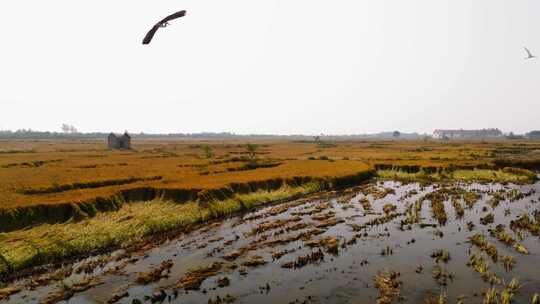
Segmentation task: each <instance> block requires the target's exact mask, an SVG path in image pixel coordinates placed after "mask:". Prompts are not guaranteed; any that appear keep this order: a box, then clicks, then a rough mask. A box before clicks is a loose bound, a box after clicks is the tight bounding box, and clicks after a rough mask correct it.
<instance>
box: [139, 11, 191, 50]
mask: <svg viewBox="0 0 540 304" xmlns="http://www.w3.org/2000/svg"><path fill="white" fill-rule="evenodd" d="M185 15H186V11H185V10H182V11H179V12H176V13H174V14H172V15H169V16H167V17H165V18H163V19H162V20H161V21H159V22H158V23H156V24H155V25H154V26H153V27H152V28H151V29H150V31H148V33H146V36H144V39H143V44H149V43H150V41H152V38H153V37H154V35H155V34H156V32H157V30H158V29H159V28H160V27H162V26H163V25H164V24H167V22H169V21H171V20H174V19H177V18H180V17H184V16H185Z"/></svg>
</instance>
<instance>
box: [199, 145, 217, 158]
mask: <svg viewBox="0 0 540 304" xmlns="http://www.w3.org/2000/svg"><path fill="white" fill-rule="evenodd" d="M201 150H202V151H203V153H204V156H205V157H206V158H212V157H214V151H213V149H212V147H210V146H209V145H202V146H201Z"/></svg>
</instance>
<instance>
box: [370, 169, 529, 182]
mask: <svg viewBox="0 0 540 304" xmlns="http://www.w3.org/2000/svg"><path fill="white" fill-rule="evenodd" d="M377 176H378V177H379V178H382V179H394V180H405V181H466V182H468V181H470V182H497V183H518V184H522V183H533V182H535V181H536V180H537V176H536V174H535V173H534V172H532V171H529V170H526V169H516V168H504V169H501V170H495V169H474V170H442V171H440V172H427V171H424V170H420V171H418V172H406V171H401V170H377Z"/></svg>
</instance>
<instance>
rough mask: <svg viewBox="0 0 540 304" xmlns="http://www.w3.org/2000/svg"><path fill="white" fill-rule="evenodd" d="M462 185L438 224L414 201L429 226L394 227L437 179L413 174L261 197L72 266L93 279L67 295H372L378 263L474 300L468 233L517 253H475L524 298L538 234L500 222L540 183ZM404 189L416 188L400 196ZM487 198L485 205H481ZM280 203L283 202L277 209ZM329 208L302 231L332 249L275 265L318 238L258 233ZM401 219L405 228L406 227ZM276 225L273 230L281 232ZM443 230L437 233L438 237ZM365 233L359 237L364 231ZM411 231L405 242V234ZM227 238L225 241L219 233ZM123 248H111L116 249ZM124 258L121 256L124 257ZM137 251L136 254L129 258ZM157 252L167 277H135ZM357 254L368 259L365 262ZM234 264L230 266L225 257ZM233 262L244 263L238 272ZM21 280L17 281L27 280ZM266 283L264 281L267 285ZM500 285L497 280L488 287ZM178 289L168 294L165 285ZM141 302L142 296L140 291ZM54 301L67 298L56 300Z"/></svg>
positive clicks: (418, 295)
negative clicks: (405, 179) (506, 258)
mask: <svg viewBox="0 0 540 304" xmlns="http://www.w3.org/2000/svg"><path fill="white" fill-rule="evenodd" d="M459 186H460V187H462V188H464V189H467V190H477V191H478V192H479V193H480V194H481V195H482V198H481V200H480V201H478V202H477V203H476V204H475V205H474V206H473V207H472V208H471V209H468V208H467V206H466V205H465V204H464V202H463V201H460V204H461V206H463V208H464V209H465V216H464V217H463V218H462V219H457V218H456V213H455V210H454V207H453V205H452V203H451V202H450V201H445V202H444V207H445V211H446V213H447V217H448V221H447V223H446V224H445V225H444V226H440V225H438V222H437V220H436V219H434V218H433V216H432V210H431V206H430V203H429V201H426V202H424V204H423V206H422V210H421V216H422V220H421V222H422V223H424V224H435V225H437V227H431V226H428V227H425V228H420V226H419V225H418V224H414V225H411V228H412V229H410V230H407V229H405V230H401V229H400V222H401V220H404V219H405V218H406V215H405V214H404V213H405V211H406V206H407V205H408V204H412V203H414V202H415V201H416V200H417V199H418V198H420V197H422V196H423V195H425V194H427V193H429V192H431V191H433V190H434V189H435V188H434V187H437V186H436V185H431V186H426V187H422V186H421V185H419V184H417V183H412V184H401V183H397V182H384V183H382V182H381V183H379V184H377V187H379V188H380V189H384V188H391V189H394V191H395V193H394V194H392V193H391V194H388V195H386V196H385V197H384V198H381V199H375V198H374V197H373V194H369V193H368V194H366V195H364V194H362V192H361V191H360V189H359V188H356V189H349V190H347V191H345V192H343V193H341V194H339V195H336V194H335V193H325V194H322V195H318V196H317V197H312V198H310V199H304V200H300V201H294V202H290V203H286V204H285V205H283V204H282V205H277V206H270V207H266V208H263V209H260V210H258V211H255V212H252V213H247V214H244V215H240V216H236V217H233V218H230V219H227V220H224V221H222V222H218V223H217V224H214V225H211V228H210V229H208V228H202V229H199V230H195V231H192V232H190V233H188V234H186V235H181V236H179V237H178V238H175V239H171V240H169V241H167V242H166V243H164V244H162V245H160V246H158V247H155V248H150V249H148V250H146V251H145V250H142V251H139V252H136V253H133V254H132V255H131V257H126V258H123V259H119V260H118V261H112V262H108V263H107V264H106V265H105V266H104V267H97V268H95V269H94V270H93V272H92V273H90V274H86V275H84V274H72V275H70V276H69V277H67V278H66V279H65V280H64V283H65V284H67V285H70V284H72V283H73V282H79V281H81V280H82V279H84V278H90V277H93V278H97V279H99V282H100V283H99V285H97V286H95V287H92V288H90V289H88V290H86V291H82V292H78V293H75V294H74V295H73V296H72V297H71V298H70V299H69V300H67V303H107V301H108V300H109V299H110V298H111V297H112V295H113V294H115V293H118V292H119V291H120V290H122V291H127V292H128V294H129V295H128V296H126V297H123V298H121V299H120V300H119V301H118V303H132V301H133V300H134V299H139V300H141V301H142V302H143V303H145V300H144V299H145V296H147V297H149V296H152V294H153V293H154V292H157V291H160V290H163V291H164V292H165V293H166V294H167V296H166V297H165V300H164V303H169V302H170V303H207V302H208V301H209V300H210V299H213V300H215V299H216V297H217V296H219V297H221V298H224V297H225V295H227V294H229V295H231V296H233V297H235V298H236V300H235V302H234V303H258V304H262V303H304V302H305V303H375V302H376V299H377V296H378V293H379V291H378V290H377V289H376V288H375V287H374V282H373V277H374V276H375V275H376V274H377V273H378V272H379V271H381V270H393V271H398V272H400V274H401V276H400V280H401V281H402V283H403V284H402V286H401V295H402V296H403V297H404V302H405V303H423V300H424V298H425V297H426V296H427V295H429V294H433V295H438V294H439V293H441V292H445V293H446V294H447V295H448V300H449V303H455V302H456V300H457V298H458V297H463V298H464V302H465V303H481V302H482V291H485V290H486V289H488V288H489V287H490V285H489V284H488V283H485V282H484V281H483V280H482V279H481V278H480V275H479V274H478V273H476V272H475V271H474V270H473V269H472V268H470V267H468V266H467V261H468V259H469V255H470V252H479V251H480V249H478V248H477V247H475V246H473V245H471V244H470V243H469V242H467V240H468V237H470V236H472V235H474V234H476V233H481V234H483V235H485V237H486V239H487V240H488V241H489V242H490V243H492V244H494V245H496V247H497V249H498V251H499V254H506V255H512V256H514V257H515V258H516V259H517V263H516V265H515V267H514V268H513V269H512V270H511V271H506V270H505V269H504V267H503V266H502V265H501V263H494V262H493V261H491V259H489V257H487V255H485V254H484V257H485V259H486V261H489V265H490V271H492V272H493V273H495V274H496V275H497V276H499V277H500V278H501V279H503V280H504V281H505V282H509V281H510V280H511V279H512V278H513V277H515V278H517V279H519V281H520V283H522V284H523V286H522V288H521V289H520V290H519V292H518V293H517V294H516V296H515V297H514V299H515V303H530V299H531V297H532V295H533V293H534V292H540V270H538V268H537V267H538V266H537V265H540V264H539V263H540V242H539V238H538V237H536V236H532V235H530V234H528V233H524V235H523V236H524V238H523V240H519V239H518V237H517V236H516V234H515V233H514V232H512V231H511V230H510V229H509V223H510V221H511V220H513V219H516V218H517V217H518V216H519V215H521V214H525V213H526V214H529V216H532V214H533V212H534V211H535V210H539V209H540V208H539V207H540V204H538V202H539V201H540V198H539V193H540V183H536V184H534V185H523V186H518V185H506V186H504V185H499V184H489V185H481V184H471V185H464V184H462V185H459ZM499 189H502V190H504V191H509V189H519V190H520V191H521V192H523V193H525V192H529V191H531V190H535V191H536V192H535V193H532V192H530V193H532V194H531V195H530V196H527V197H525V198H523V199H520V200H518V201H515V202H509V201H501V202H500V204H499V205H498V206H497V207H495V208H494V209H492V207H491V206H489V205H488V204H487V201H488V200H489V198H491V194H490V193H488V192H489V191H496V190H499ZM411 190H416V191H417V192H418V193H417V194H415V195H411V196H406V194H407V193H409V191H411ZM364 197H367V198H368V199H369V201H370V203H371V205H372V207H373V212H372V214H366V210H364V209H363V207H362V204H361V203H360V202H359V200H360V199H362V198H364ZM327 202H328V203H329V207H328V208H325V210H322V212H316V213H313V214H303V215H297V214H296V212H302V211H306V212H307V211H312V210H314V208H316V207H317V206H321V204H325V203H327ZM385 203H393V204H395V205H396V206H397V210H396V212H397V213H399V214H400V215H398V216H397V217H396V218H394V219H393V220H391V221H390V222H388V223H386V224H382V225H378V226H367V227H366V228H365V229H363V230H361V231H357V232H355V231H354V230H353V229H352V227H351V226H350V224H359V225H362V224H365V223H367V222H368V221H370V220H372V219H374V218H380V217H381V216H382V215H383V212H382V208H383V205H384V204H385ZM281 206H290V208H288V209H286V210H283V212H280V213H277V212H275V213H277V214H275V215H271V214H270V213H271V212H272V211H275V210H276V208H279V207H281ZM486 207H487V209H485V208H486ZM507 208H510V214H509V215H508V214H505V209H507ZM284 209H285V208H284ZM330 210H332V211H333V212H335V218H337V219H341V220H343V221H344V222H342V223H338V224H336V225H333V226H330V227H327V228H321V230H323V231H324V232H323V233H322V234H320V235H313V236H311V240H319V239H323V238H325V237H333V238H336V239H337V240H338V241H339V245H340V246H339V252H338V253H337V254H332V253H329V252H328V251H327V250H326V248H324V247H323V248H322V251H323V252H324V260H323V261H320V262H317V263H314V264H308V265H305V266H304V267H301V268H297V269H287V268H283V267H282V265H283V264H285V263H287V262H291V261H295V260H296V259H297V258H298V257H299V256H305V255H306V254H309V253H312V252H316V251H318V250H319V247H314V248H310V247H308V246H306V245H305V243H306V241H308V239H299V240H296V241H291V242H287V243H284V244H279V245H277V246H268V245H266V244H265V243H264V242H262V241H260V240H261V239H262V238H264V237H265V236H266V237H268V238H267V240H268V241H270V240H275V239H285V238H287V237H288V236H294V235H297V234H299V233H302V232H306V231H310V230H312V229H315V228H314V226H315V225H317V224H320V221H317V220H315V219H314V218H313V217H316V216H317V215H321V214H325V213H327V212H328V211H330ZM490 212H492V213H493V214H494V216H495V222H494V223H493V224H490V225H487V226H485V225H482V224H481V223H480V218H481V217H482V216H484V215H486V214H487V213H490ZM294 216H300V218H301V219H300V220H299V221H294V222H288V223H286V224H284V225H283V226H281V227H275V229H270V230H267V231H264V232H261V233H258V234H251V232H252V229H253V228H254V227H256V226H257V225H259V224H260V223H263V222H272V221H275V220H277V219H283V220H287V219H291V218H293V217H294ZM469 221H472V222H473V223H474V224H475V229H474V230H473V231H468V230H467V228H466V222H469ZM297 223H306V224H307V225H308V226H307V227H305V228H304V229H301V230H291V231H286V229H284V228H287V227H291V226H293V225H295V224H297ZM497 224H504V225H505V226H506V231H507V232H509V233H510V234H511V235H512V236H513V237H514V238H515V239H516V240H519V242H520V243H521V244H523V245H524V246H525V247H526V248H527V249H528V250H529V252H530V255H522V254H519V253H517V252H516V251H515V250H513V249H512V248H510V247H508V246H506V245H505V244H503V243H501V242H499V241H498V240H497V239H496V238H494V237H492V236H490V234H489V232H488V229H489V228H494V227H495V226H496V225H497ZM405 228H407V227H405ZM281 232H282V233H281ZM440 232H442V235H443V236H442V237H441V236H440ZM366 234H367V236H366ZM353 239H356V243H353V242H349V244H347V245H346V246H341V245H342V244H344V243H347V242H348V241H350V240H353ZM413 239H414V243H413V242H411V240H413ZM227 241H229V242H227ZM250 245H252V246H251V248H250V250H248V251H247V252H245V253H244V254H243V255H241V256H240V257H238V258H237V259H236V260H234V261H227V260H225V259H224V258H223V256H224V255H225V254H226V253H229V252H231V251H233V250H236V249H239V248H242V247H246V246H250ZM387 247H389V249H391V251H392V254H390V255H384V256H383V255H381V251H382V250H383V249H385V248H387ZM435 249H446V250H448V251H449V252H450V256H451V259H450V261H448V263H443V262H439V265H440V266H441V267H442V268H443V269H446V270H447V271H448V272H450V273H452V274H453V276H454V279H453V280H451V281H449V282H448V284H447V285H446V286H441V285H439V284H438V283H437V282H436V280H435V279H433V277H432V269H433V266H435V265H436V262H435V260H434V259H433V258H431V257H430V255H431V253H432V252H433V250H435ZM283 250H289V251H292V252H290V253H287V254H285V255H283V256H282V257H281V258H279V259H277V260H275V261H273V259H272V253H273V252H279V251H283ZM121 254H122V251H118V252H116V253H113V255H119V256H120V255H121ZM255 255H259V256H262V257H263V258H264V260H265V261H266V262H267V263H266V264H264V265H261V266H257V267H244V266H241V265H242V264H243V263H244V262H245V261H246V260H248V259H249V258H250V257H252V256H255ZM97 258H99V257H93V258H90V259H86V260H83V261H81V262H79V263H77V264H76V265H74V267H75V269H76V268H77V267H80V266H82V265H85V264H87V263H88V262H89V261H92V260H96V259H97ZM129 258H132V259H133V260H132V261H130V262H126V261H127V259H129ZM135 259H136V260H135ZM166 260H172V261H173V263H174V266H173V267H172V268H171V270H170V273H169V274H168V277H166V278H162V279H161V280H159V281H157V282H154V283H150V284H147V285H144V284H139V283H136V278H137V274H138V273H139V272H147V271H149V270H151V269H153V268H155V267H157V266H158V265H160V264H161V262H163V261H166ZM363 261H367V264H366V263H364V262H363ZM212 262H222V263H223V265H224V267H223V268H222V269H221V271H220V272H219V274H217V275H213V276H211V277H208V278H207V279H206V280H204V281H203V283H202V284H201V286H200V289H199V290H193V291H188V292H186V291H185V290H183V289H178V288H176V287H175V285H176V283H177V282H178V281H179V280H180V278H182V277H183V276H184V275H185V274H186V272H187V271H188V270H189V269H193V268H195V267H198V266H205V265H209V264H211V263H212ZM232 264H235V265H237V266H238V268H236V269H231V268H230V267H228V266H230V265H232ZM119 265H121V267H119V268H120V269H119V270H118V271H109V273H107V270H110V269H111V268H112V267H114V266H119ZM419 265H421V266H422V267H423V271H422V272H421V273H417V272H416V271H415V270H416V269H417V268H418V267H419ZM241 270H246V273H245V274H241ZM223 277H227V278H228V279H229V280H230V285H229V286H226V287H223V288H219V287H218V286H217V282H216V280H217V279H219V278H223ZM27 283H28V281H22V282H18V284H27ZM60 286H61V285H60V282H58V281H52V282H50V283H49V284H48V285H45V286H39V287H36V288H34V289H32V290H29V289H27V288H26V289H24V290H23V291H21V292H19V293H17V294H15V295H12V296H11V297H10V298H9V300H6V301H0V303H40V302H42V301H43V300H44V299H45V298H47V297H48V296H49V295H50V294H51V293H54V292H55V291H57V290H59V289H60V288H61V287H60ZM267 287H269V288H267ZM495 287H496V288H498V289H502V288H503V286H495ZM175 290H176V291H177V292H178V296H177V297H175V296H174V291H175ZM147 302H148V303H150V302H151V299H147ZM61 303H66V302H65V301H63V302H61Z"/></svg>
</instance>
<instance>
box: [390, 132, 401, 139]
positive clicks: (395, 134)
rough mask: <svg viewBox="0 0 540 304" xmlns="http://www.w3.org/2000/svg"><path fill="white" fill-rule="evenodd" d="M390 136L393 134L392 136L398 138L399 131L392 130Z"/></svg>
mask: <svg viewBox="0 0 540 304" xmlns="http://www.w3.org/2000/svg"><path fill="white" fill-rule="evenodd" d="M392 136H394V138H398V137H400V136H401V133H399V131H394V132H393V133H392Z"/></svg>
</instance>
